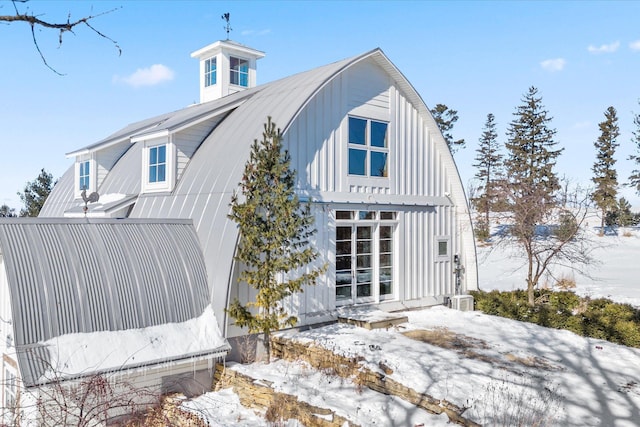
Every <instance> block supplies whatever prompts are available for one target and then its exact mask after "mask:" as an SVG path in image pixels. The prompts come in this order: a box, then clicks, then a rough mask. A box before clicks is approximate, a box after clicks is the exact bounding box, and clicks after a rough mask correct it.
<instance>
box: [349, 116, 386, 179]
mask: <svg viewBox="0 0 640 427" xmlns="http://www.w3.org/2000/svg"><path fill="white" fill-rule="evenodd" d="M387 128H388V124H387V123H385V122H378V121H375V120H369V119H361V118H358V117H349V175H360V176H372V177H387V176H388V174H389V171H388V164H387V163H388V157H389V138H388V135H387V134H388V132H387Z"/></svg>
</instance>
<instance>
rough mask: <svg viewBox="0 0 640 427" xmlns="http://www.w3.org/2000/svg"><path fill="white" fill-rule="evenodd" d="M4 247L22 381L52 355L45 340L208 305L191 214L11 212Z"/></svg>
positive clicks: (176, 317)
mask: <svg viewBox="0 0 640 427" xmlns="http://www.w3.org/2000/svg"><path fill="white" fill-rule="evenodd" d="M0 251H1V252H2V257H3V259H4V263H5V269H6V274H7V280H8V283H9V293H10V296H11V309H12V313H13V325H14V334H15V337H14V341H15V346H16V350H17V354H18V363H19V365H20V370H21V374H22V378H23V381H24V383H25V384H26V385H27V386H30V385H33V384H34V383H35V382H36V381H38V379H39V378H40V377H41V375H42V374H43V372H44V371H45V369H46V368H47V363H48V361H49V360H50V355H48V354H47V350H46V349H45V348H43V347H41V346H40V345H39V343H42V342H43V341H46V340H49V339H51V338H54V337H59V336H61V335H65V334H74V333H91V332H100V331H122V330H129V329H141V328H146V327H151V326H158V325H163V324H166V323H179V322H184V321H187V320H190V319H194V318H196V317H198V316H200V315H201V314H202V313H203V311H204V310H205V308H206V307H207V306H208V304H209V292H208V286H207V274H206V269H205V264H204V259H203V256H202V252H201V250H200V245H199V241H198V237H197V235H196V233H195V230H194V228H193V225H192V222H191V221H190V220H143V221H141V220H98V219H40V218H35V219H24V218H19V219H16V218H11V219H5V220H1V221H0ZM210 350H211V351H212V352H213V351H215V350H218V351H219V349H210ZM185 353H186V352H185Z"/></svg>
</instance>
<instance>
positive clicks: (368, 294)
mask: <svg viewBox="0 0 640 427" xmlns="http://www.w3.org/2000/svg"><path fill="white" fill-rule="evenodd" d="M335 217H336V303H337V304H338V305H341V304H354V303H361V302H375V301H376V300H384V299H390V298H393V294H394V292H395V290H394V270H393V259H394V230H395V228H396V212H381V211H336V212H335Z"/></svg>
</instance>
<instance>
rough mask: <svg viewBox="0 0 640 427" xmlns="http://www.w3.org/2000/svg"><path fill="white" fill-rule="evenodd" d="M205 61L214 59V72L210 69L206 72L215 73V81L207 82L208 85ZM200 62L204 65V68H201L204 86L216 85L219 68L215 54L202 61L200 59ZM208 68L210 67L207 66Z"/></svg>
mask: <svg viewBox="0 0 640 427" xmlns="http://www.w3.org/2000/svg"><path fill="white" fill-rule="evenodd" d="M207 61H214V62H215V65H216V70H215V72H213V73H212V72H211V71H209V73H208V74H214V75H215V83H212V84H209V85H208V84H207ZM202 64H203V65H202V66H203V67H204V70H203V76H204V82H203V84H204V87H212V86H215V85H217V84H218V71H219V69H218V57H217V56H216V55H214V56H212V57H210V58H207V59H205V60H204V61H202ZM209 68H211V67H209Z"/></svg>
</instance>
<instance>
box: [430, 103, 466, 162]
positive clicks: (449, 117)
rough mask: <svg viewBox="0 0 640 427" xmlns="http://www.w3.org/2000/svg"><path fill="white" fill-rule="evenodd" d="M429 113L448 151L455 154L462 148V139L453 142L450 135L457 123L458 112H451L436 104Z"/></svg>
mask: <svg viewBox="0 0 640 427" xmlns="http://www.w3.org/2000/svg"><path fill="white" fill-rule="evenodd" d="M430 111H431V115H432V116H433V118H434V120H435V121H436V124H437V125H438V129H440V132H441V133H442V136H443V137H444V140H445V141H446V142H447V146H448V147H449V151H451V153H455V152H456V151H458V149H459V148H464V139H458V140H457V141H454V140H453V136H452V135H451V133H450V132H451V129H453V125H454V124H456V122H457V121H458V111H456V110H452V109H450V108H449V107H447V106H446V105H444V104H437V105H436V107H435V108H433V109H432V110H430Z"/></svg>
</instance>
